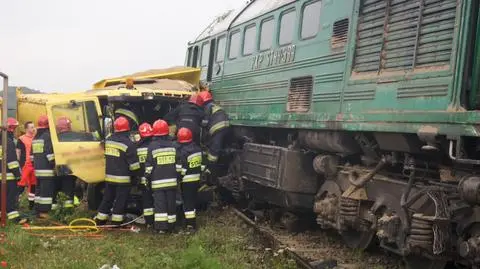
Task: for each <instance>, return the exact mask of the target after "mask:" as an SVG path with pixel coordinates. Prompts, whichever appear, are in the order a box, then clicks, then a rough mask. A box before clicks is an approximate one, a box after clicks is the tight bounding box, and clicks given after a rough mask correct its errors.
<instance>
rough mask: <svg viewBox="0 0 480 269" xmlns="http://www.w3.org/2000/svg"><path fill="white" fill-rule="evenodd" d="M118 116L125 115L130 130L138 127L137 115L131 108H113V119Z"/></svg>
mask: <svg viewBox="0 0 480 269" xmlns="http://www.w3.org/2000/svg"><path fill="white" fill-rule="evenodd" d="M118 117H125V118H126V119H128V123H129V125H130V130H137V129H138V126H139V120H138V116H137V114H136V113H135V112H133V110H131V109H128V108H126V107H122V108H117V109H116V110H115V119H117V118H118Z"/></svg>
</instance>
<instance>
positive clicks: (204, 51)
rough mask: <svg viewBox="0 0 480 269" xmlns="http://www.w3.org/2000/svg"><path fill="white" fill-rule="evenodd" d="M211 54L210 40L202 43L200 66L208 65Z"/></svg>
mask: <svg viewBox="0 0 480 269" xmlns="http://www.w3.org/2000/svg"><path fill="white" fill-rule="evenodd" d="M209 55H210V44H209V43H208V42H206V43H203V45H202V56H201V57H202V58H201V61H200V66H201V67H205V66H207V65H208V58H209Z"/></svg>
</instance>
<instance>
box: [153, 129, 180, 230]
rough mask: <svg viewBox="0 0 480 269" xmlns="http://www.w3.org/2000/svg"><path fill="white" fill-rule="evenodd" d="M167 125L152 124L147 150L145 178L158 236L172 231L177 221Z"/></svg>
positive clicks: (171, 146)
mask: <svg viewBox="0 0 480 269" xmlns="http://www.w3.org/2000/svg"><path fill="white" fill-rule="evenodd" d="M168 134H169V129H168V124H167V122H165V121H163V120H157V121H155V122H154V124H153V136H154V137H153V139H152V142H151V144H150V146H149V147H148V153H147V160H146V163H145V176H146V178H147V180H148V181H149V182H150V184H151V189H152V192H153V201H154V208H155V209H154V211H155V215H154V223H155V224H154V228H155V230H156V231H158V232H159V233H166V232H172V231H174V229H175V223H176V221H177V216H176V194H177V170H176V166H175V162H176V149H175V147H174V144H173V141H171V139H170V138H169V136H168Z"/></svg>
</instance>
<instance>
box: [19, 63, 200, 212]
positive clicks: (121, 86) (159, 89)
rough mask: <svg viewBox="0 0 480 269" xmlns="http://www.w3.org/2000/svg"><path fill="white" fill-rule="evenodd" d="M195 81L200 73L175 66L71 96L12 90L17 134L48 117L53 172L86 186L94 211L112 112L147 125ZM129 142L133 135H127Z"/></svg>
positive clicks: (115, 80)
mask: <svg viewBox="0 0 480 269" xmlns="http://www.w3.org/2000/svg"><path fill="white" fill-rule="evenodd" d="M199 79H200V69H197V68H189V67H187V68H184V67H175V68H169V69H156V70H149V71H145V72H139V73H135V74H131V75H127V76H122V77H118V78H109V79H103V80H101V81H99V82H97V83H95V84H94V85H93V87H92V89H90V90H87V91H82V92H77V93H68V94H66V93H65V94H54V93H52V94H22V93H21V92H20V91H17V108H16V114H17V119H18V121H19V122H20V123H21V126H20V127H21V128H19V132H21V131H23V124H24V123H25V122H27V121H32V122H35V123H36V121H37V119H38V117H39V116H40V115H42V114H43V115H47V116H48V118H49V121H50V131H51V137H52V144H53V149H54V153H55V159H56V170H57V173H58V174H60V175H74V176H76V177H77V178H79V179H80V180H81V181H83V182H84V183H86V184H87V186H88V188H87V195H88V203H89V207H90V209H94V210H95V209H96V208H97V206H98V204H99V202H100V201H101V197H102V196H103V194H102V189H103V186H102V185H103V184H102V183H103V182H104V179H105V158H104V151H105V149H104V143H105V138H107V137H108V136H109V135H110V134H111V133H112V132H113V128H112V125H113V121H114V118H115V115H114V112H115V111H116V110H117V109H120V108H121V109H128V110H131V111H135V114H136V117H138V119H137V120H138V123H139V124H140V123H142V122H148V123H151V124H152V123H153V122H154V121H155V120H157V119H160V118H162V117H163V116H164V115H166V114H167V113H168V112H170V111H171V110H173V109H175V107H176V106H177V105H179V104H180V103H181V102H183V101H184V100H185V99H188V97H189V96H190V95H191V94H192V93H194V92H195V91H196V90H197V86H198V84H199ZM132 82H133V84H132ZM60 117H68V118H69V119H70V120H71V122H72V130H71V132H68V133H59V132H57V130H56V127H55V123H56V121H57V120H58V119H59V118H60ZM171 132H172V133H173V132H174V129H173V128H172V129H171ZM135 138H138V133H136V130H132V139H135ZM84 185H85V184H84Z"/></svg>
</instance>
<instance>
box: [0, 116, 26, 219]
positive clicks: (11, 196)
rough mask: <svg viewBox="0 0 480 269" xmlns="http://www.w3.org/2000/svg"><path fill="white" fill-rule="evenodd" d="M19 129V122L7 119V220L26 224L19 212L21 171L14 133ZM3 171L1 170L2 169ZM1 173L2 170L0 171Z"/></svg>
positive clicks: (1, 151)
mask: <svg viewBox="0 0 480 269" xmlns="http://www.w3.org/2000/svg"><path fill="white" fill-rule="evenodd" d="M17 127H18V121H17V120H16V119H14V118H8V119H7V149H6V150H7V160H6V162H7V165H6V167H7V171H6V174H7V204H6V208H7V218H8V220H9V221H13V222H18V223H24V222H25V221H26V220H20V213H19V212H18V189H17V182H18V180H20V177H21V171H20V163H19V162H18V158H17V152H16V150H15V142H14V134H13V133H14V132H15V129H16V128H17ZM0 149H1V150H0V160H2V161H5V160H3V150H4V149H3V148H2V147H1V145H0ZM0 169H1V168H0ZM0 171H1V170H0Z"/></svg>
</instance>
